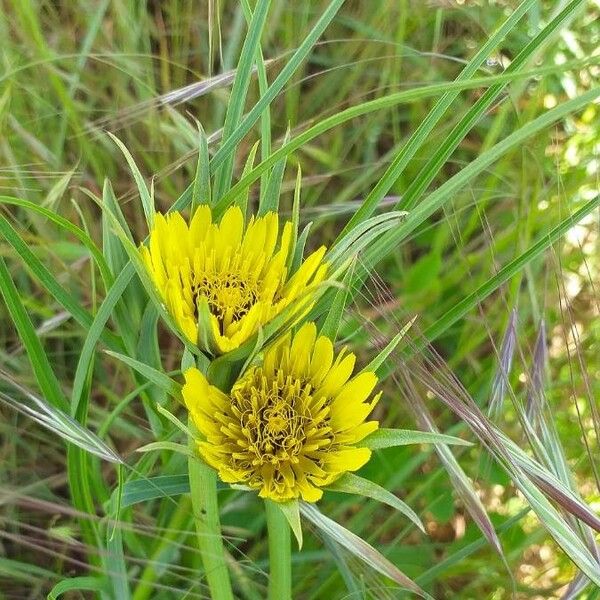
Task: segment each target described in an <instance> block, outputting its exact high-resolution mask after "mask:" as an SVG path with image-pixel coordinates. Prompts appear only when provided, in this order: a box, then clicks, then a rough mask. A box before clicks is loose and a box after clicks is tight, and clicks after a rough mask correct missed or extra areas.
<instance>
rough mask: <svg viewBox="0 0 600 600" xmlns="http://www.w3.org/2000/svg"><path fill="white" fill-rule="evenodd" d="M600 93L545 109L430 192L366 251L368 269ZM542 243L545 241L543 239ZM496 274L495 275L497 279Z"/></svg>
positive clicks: (588, 94)
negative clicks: (489, 171)
mask: <svg viewBox="0 0 600 600" xmlns="http://www.w3.org/2000/svg"><path fill="white" fill-rule="evenodd" d="M599 96H600V88H594V89H591V90H589V91H588V92H585V93H584V94H582V95H581V96H578V97H576V98H573V99H572V100H569V101H567V102H565V103H563V104H561V105H559V106H557V107H556V108H553V109H552V110H549V111H547V112H545V113H544V114H543V115H541V116H539V117H538V118H537V119H534V120H533V121H531V122H529V123H527V124H526V125H524V126H523V127H521V128H519V129H517V131H515V132H513V133H512V134H511V135H509V136H508V137H506V138H505V139H504V140H502V141H501V142H499V143H497V144H496V145H495V146H493V147H492V148H490V149H489V150H487V151H486V152H484V153H483V154H481V155H480V156H478V157H477V158H476V159H475V160H474V161H472V162H471V163H469V164H468V165H467V166H466V167H465V168H464V169H462V170H461V171H459V172H458V173H457V174H456V175H454V176H453V177H451V178H450V179H449V180H448V181H446V183H444V184H443V185H441V186H440V187H439V188H438V189H437V190H436V191H434V192H433V193H432V194H430V195H429V196H428V197H427V198H426V199H425V200H423V201H422V202H421V203H420V204H418V205H417V206H416V207H415V208H414V210H413V211H411V212H410V213H409V214H408V216H407V217H406V219H405V220H404V222H402V223H401V224H400V225H398V227H395V228H394V229H392V230H390V231H388V232H387V233H385V234H384V235H382V236H381V237H379V239H377V240H375V241H374V242H373V244H372V245H370V247H369V248H368V249H367V250H366V251H365V258H364V266H365V269H366V270H368V269H371V268H372V267H373V266H374V265H375V264H377V263H378V262H379V261H380V260H382V259H383V258H384V257H386V256H388V255H389V254H390V252H392V251H393V250H394V248H397V247H398V244H399V243H400V242H401V241H403V240H404V239H406V237H407V236H408V235H409V234H410V233H412V232H413V231H414V230H415V229H416V228H417V227H419V226H420V225H421V224H422V223H423V222H424V221H425V220H426V219H428V218H429V217H430V216H431V215H432V214H433V213H434V212H435V211H436V210H439V209H440V208H441V207H442V206H443V205H444V204H445V203H446V202H448V201H449V200H450V199H452V198H454V197H455V195H456V192H457V191H458V190H459V189H461V188H462V187H464V186H465V185H466V184H467V183H468V182H469V181H470V180H471V179H473V178H474V177H476V176H477V175H479V174H480V173H481V172H482V171H483V170H484V169H486V168H487V167H489V166H490V165H492V164H493V163H494V162H495V161H496V160H497V159H498V158H500V157H501V156H503V155H504V154H506V152H508V151H509V150H511V149H513V148H515V147H517V146H519V145H520V144H522V143H523V142H524V141H525V140H526V139H527V138H529V137H531V136H532V135H534V134H536V133H538V132H539V131H542V130H544V129H546V128H548V127H549V126H550V125H552V124H553V123H555V122H556V121H559V120H560V119H563V118H564V117H566V116H567V115H569V114H571V113H573V112H576V111H577V110H580V109H581V108H583V107H584V106H586V105H587V104H589V103H590V102H593V101H594V100H595V99H596V98H598V97H599ZM540 243H541V242H540ZM497 277H498V275H496V277H495V278H497Z"/></svg>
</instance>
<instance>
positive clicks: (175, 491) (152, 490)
mask: <svg viewBox="0 0 600 600" xmlns="http://www.w3.org/2000/svg"><path fill="white" fill-rule="evenodd" d="M189 491H190V481H189V478H188V476H187V473H186V474H184V475H159V476H158V477H149V478H146V479H134V480H133V481H127V482H125V484H124V485H123V496H122V499H121V506H122V507H123V508H127V507H128V506H133V505H134V504H139V503H140V502H147V501H149V500H155V499H156V498H170V497H172V496H180V495H182V494H188V493H189Z"/></svg>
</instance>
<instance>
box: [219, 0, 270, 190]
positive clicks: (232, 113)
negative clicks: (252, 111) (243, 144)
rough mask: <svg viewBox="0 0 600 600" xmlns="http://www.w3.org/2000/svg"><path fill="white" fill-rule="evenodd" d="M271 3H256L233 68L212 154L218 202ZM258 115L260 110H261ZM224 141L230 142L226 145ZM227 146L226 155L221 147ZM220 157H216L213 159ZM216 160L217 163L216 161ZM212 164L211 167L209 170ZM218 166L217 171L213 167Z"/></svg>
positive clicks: (229, 168) (261, 0) (229, 172)
mask: <svg viewBox="0 0 600 600" xmlns="http://www.w3.org/2000/svg"><path fill="white" fill-rule="evenodd" d="M270 4H271V0H258V2H257V3H256V7H255V9H254V12H253V14H252V20H251V22H250V27H249V28H248V34H247V35H246V38H245V39H244V45H243V46H242V52H241V54H240V60H239V62H238V65H237V69H236V73H235V79H234V82H233V88H232V89H231V96H230V97H229V103H228V106H227V114H226V115H225V124H224V126H223V135H222V140H223V141H222V145H221V149H220V150H221V151H220V152H218V153H217V154H216V155H215V158H214V162H213V164H214V170H213V173H214V174H215V198H216V199H219V198H221V196H222V195H223V194H224V193H225V192H226V191H227V190H228V189H229V186H230V184H231V175H232V173H233V161H234V156H235V148H236V146H237V144H238V143H239V142H240V141H241V137H243V136H241V137H240V138H239V139H236V138H235V137H232V134H233V133H234V132H235V131H236V130H237V129H239V123H240V119H241V117H242V114H243V110H244V104H245V102H246V95H247V93H248V86H249V85H250V77H251V75H252V67H253V63H254V59H255V57H256V56H257V51H258V49H259V48H260V38H261V35H262V31H263V28H264V26H265V22H266V20H267V13H268V12H269V6H270ZM261 112H262V111H261ZM227 142H230V143H229V144H227ZM226 147H227V152H225V150H224V148H226ZM217 157H220V158H217ZM219 159H220V162H219ZM212 166H213V165H212V164H211V167H212ZM217 167H218V168H217Z"/></svg>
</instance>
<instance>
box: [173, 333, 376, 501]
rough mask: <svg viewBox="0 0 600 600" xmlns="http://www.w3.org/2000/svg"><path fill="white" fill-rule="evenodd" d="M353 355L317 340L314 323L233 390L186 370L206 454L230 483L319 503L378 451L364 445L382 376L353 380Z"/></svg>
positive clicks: (189, 400)
mask: <svg viewBox="0 0 600 600" xmlns="http://www.w3.org/2000/svg"><path fill="white" fill-rule="evenodd" d="M355 358H356V357H355V356H354V354H351V353H349V352H346V350H345V349H343V350H342V351H341V352H340V353H339V354H338V355H337V356H334V352H333V344H332V343H331V341H330V340H329V339H328V338H327V337H324V336H321V337H319V338H317V329H316V327H315V324H314V323H307V324H305V325H303V326H302V327H301V328H300V330H299V331H298V333H296V335H295V336H294V337H293V339H292V336H291V335H290V334H289V333H288V334H287V335H286V336H284V337H283V338H281V339H280V340H279V341H278V342H277V344H276V345H274V346H272V347H270V348H269V349H267V350H266V351H265V354H264V359H263V362H262V365H261V366H255V367H251V368H250V369H249V370H248V371H247V372H246V373H245V374H244V375H243V376H242V377H241V379H239V380H238V381H237V382H236V384H235V385H234V386H233V388H232V390H231V392H230V394H225V393H223V392H222V391H220V390H219V389H217V388H216V387H214V386H212V385H210V384H209V383H208V381H207V380H206V378H205V377H204V375H202V373H200V371H198V370H197V369H195V368H191V369H189V370H187V371H186V372H185V385H184V386H183V398H184V400H185V403H186V406H187V408H188V410H189V411H190V415H191V417H192V419H193V422H194V424H195V425H196V427H197V428H198V430H199V432H200V433H201V434H202V437H203V439H202V440H201V441H198V449H199V452H200V454H201V456H202V458H203V459H204V460H205V461H206V462H207V463H208V464H209V465H211V466H212V467H213V468H215V469H216V470H217V471H218V473H219V476H220V478H221V479H222V480H223V481H225V482H227V483H238V484H243V485H247V486H249V487H251V488H254V489H258V490H259V496H262V497H264V498H271V499H272V500H276V501H285V500H289V499H291V498H298V497H300V496H301V497H302V498H303V499H304V500H306V501H308V502H316V501H317V500H319V498H320V497H321V496H322V494H323V492H322V490H321V488H322V487H323V486H326V485H328V484H330V483H331V482H333V481H334V480H336V479H337V478H338V477H340V475H342V474H343V473H345V472H347V471H356V470H357V469H359V468H360V467H362V466H363V465H364V464H365V463H366V462H367V461H368V460H369V458H370V457H371V451H370V450H369V449H368V448H361V447H357V444H358V443H359V442H360V441H361V440H362V439H363V438H364V437H365V436H366V435H368V434H369V433H371V432H373V431H375V430H376V429H377V427H378V423H377V421H367V422H365V419H366V418H367V416H368V415H369V413H370V412H371V410H372V409H373V406H374V405H375V403H376V402H377V400H378V399H379V396H380V394H378V395H377V396H375V397H374V398H373V399H371V400H370V401H368V399H369V397H370V395H371V392H372V391H373V388H374V387H375V384H376V383H377V377H376V376H375V374H374V373H371V372H363V373H360V374H359V375H356V376H354V377H352V378H351V376H352V371H353V369H354V362H355Z"/></svg>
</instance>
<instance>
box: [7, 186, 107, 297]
mask: <svg viewBox="0 0 600 600" xmlns="http://www.w3.org/2000/svg"><path fill="white" fill-rule="evenodd" d="M0 203H2V204H12V205H14V206H21V207H23V208H26V209H28V210H32V211H34V212H36V213H38V214H40V215H42V216H44V217H46V218H47V219H49V220H50V221H52V222H53V223H54V224H55V225H57V226H58V227H60V228H61V229H63V230H64V231H67V232H69V233H70V234H72V235H73V236H75V237H76V238H77V239H78V240H79V241H80V242H81V243H82V244H83V245H84V246H85V247H86V248H87V249H88V250H89V251H90V255H91V256H92V258H93V259H94V262H95V263H96V264H97V265H98V269H99V271H100V274H101V275H102V279H103V281H104V284H105V286H106V287H110V285H111V284H112V281H113V276H112V273H111V272H110V269H109V268H108V265H107V264H106V261H105V260H104V257H103V256H102V252H100V250H99V249H98V247H97V246H96V244H95V243H94V241H93V240H92V239H91V238H90V237H89V236H88V234H87V233H86V232H85V231H83V229H80V228H79V227H77V225H74V224H73V223H71V221H69V220H68V219H65V218H64V217H61V216H60V215H57V214H56V213H54V212H52V211H51V210H48V209H47V208H44V207H43V206H40V205H38V204H35V203H34V202H30V201H29V200H21V199H19V198H12V197H10V196H0Z"/></svg>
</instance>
